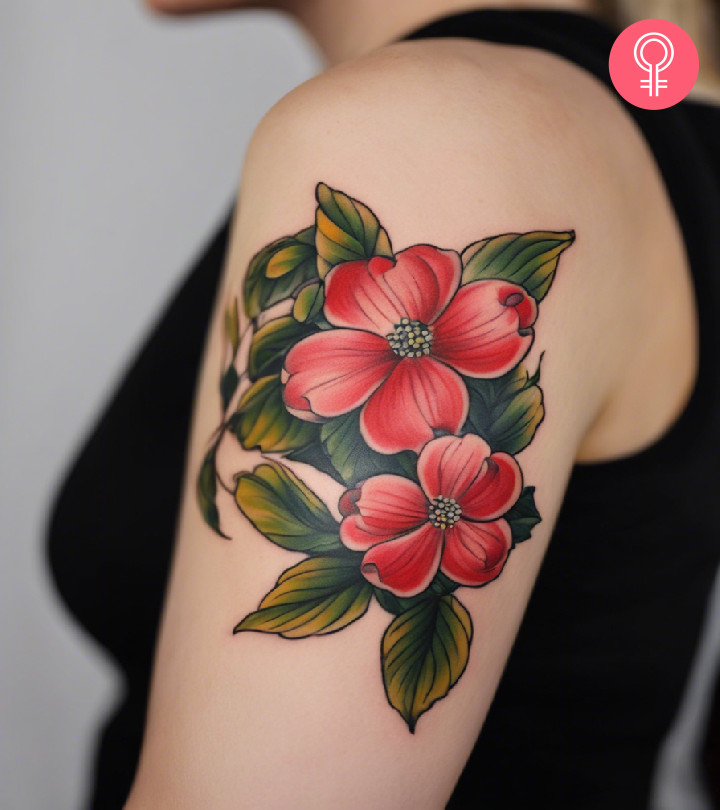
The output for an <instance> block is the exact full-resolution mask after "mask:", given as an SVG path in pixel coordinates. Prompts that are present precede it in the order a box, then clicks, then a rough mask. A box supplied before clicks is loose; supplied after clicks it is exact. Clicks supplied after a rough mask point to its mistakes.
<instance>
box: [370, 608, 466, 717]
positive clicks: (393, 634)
mask: <svg viewBox="0 0 720 810" xmlns="http://www.w3.org/2000/svg"><path fill="white" fill-rule="evenodd" d="M471 640H472V621H471V619H470V614H469V613H468V612H467V610H466V609H465V608H464V607H463V605H462V604H461V603H460V602H459V601H458V600H457V599H456V598H455V597H454V596H452V595H450V594H447V595H446V596H441V597H433V596H431V597H429V598H427V599H424V600H422V601H420V602H418V603H416V604H415V605H413V606H412V607H411V608H409V609H408V610H406V611H405V612H404V613H401V614H400V615H399V616H396V618H395V619H393V621H392V622H391V623H390V626H389V627H388V629H387V630H386V631H385V635H384V636H383V640H382V664H383V681H384V684H385V692H386V694H387V698H388V701H389V702H390V705H391V706H392V707H393V708H394V709H397V711H398V712H400V714H401V716H402V718H403V719H404V720H405V722H406V723H407V724H408V727H409V729H410V731H411V732H414V731H415V725H416V723H417V721H418V718H419V717H420V715H421V714H423V713H424V712H426V711H427V710H428V709H429V708H430V707H431V706H432V705H433V704H434V703H436V702H437V701H438V700H441V699H442V698H444V697H445V696H446V695H447V693H448V692H449V691H450V689H452V687H453V686H454V685H455V684H456V683H457V681H458V679H459V678H460V676H461V675H462V674H463V672H464V671H465V667H466V666H467V662H468V656H469V653H470V642H471Z"/></svg>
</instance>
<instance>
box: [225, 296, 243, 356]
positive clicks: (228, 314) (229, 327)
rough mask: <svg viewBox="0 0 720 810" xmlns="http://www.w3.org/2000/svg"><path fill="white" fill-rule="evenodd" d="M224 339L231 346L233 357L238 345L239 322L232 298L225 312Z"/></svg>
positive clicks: (234, 301)
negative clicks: (225, 338)
mask: <svg viewBox="0 0 720 810" xmlns="http://www.w3.org/2000/svg"><path fill="white" fill-rule="evenodd" d="M225 337H227V339H228V342H229V343H230V345H231V346H232V353H233V357H234V356H235V355H236V354H237V350H238V346H239V345H240V320H239V318H238V302H237V298H233V300H232V302H231V303H230V306H229V307H228V308H227V310H226V311H225Z"/></svg>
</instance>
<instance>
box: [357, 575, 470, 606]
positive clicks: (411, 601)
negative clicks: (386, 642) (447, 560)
mask: <svg viewBox="0 0 720 810" xmlns="http://www.w3.org/2000/svg"><path fill="white" fill-rule="evenodd" d="M459 587H460V586H459V585H458V583H457V582H453V580H451V579H449V578H448V577H446V576H445V574H443V573H442V571H438V572H437V574H435V578H434V579H433V581H432V582H431V583H430V585H428V587H427V590H425V591H423V592H422V593H420V594H418V595H417V596H408V597H403V596H395V594H394V593H391V592H390V591H386V590H385V589H384V588H373V592H374V595H375V598H376V599H377V601H378V604H379V605H380V607H381V608H382V609H383V610H386V611H387V612H388V613H392V614H393V615H394V616H398V615H399V614H400V613H405V611H407V610H409V609H410V608H411V607H414V606H415V605H417V604H419V603H420V602H422V601H424V600H426V599H432V598H436V597H438V596H445V595H446V594H450V593H453V591H456V590H457V589H458V588H459Z"/></svg>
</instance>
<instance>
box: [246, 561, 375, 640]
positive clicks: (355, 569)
mask: <svg viewBox="0 0 720 810" xmlns="http://www.w3.org/2000/svg"><path fill="white" fill-rule="evenodd" d="M361 556H362V555H356V557H353V558H352V559H347V558H345V559H341V558H338V557H311V558H310V559H309V560H303V561H302V562H301V563H299V564H298V565H296V566H294V567H293V568H289V569H288V570H287V571H285V573H283V574H282V576H281V577H280V579H278V581H277V584H276V585H275V587H274V588H273V589H272V590H271V591H270V593H269V594H268V595H267V596H266V597H265V598H264V599H263V600H262V602H261V603H260V607H259V609H258V610H256V611H255V612H254V613H250V614H249V615H248V616H246V617H245V618H244V619H243V620H242V621H241V622H240V623H239V624H238V625H237V626H236V627H235V630H234V632H235V633H241V632H242V631H243V630H255V631H257V632H260V633H278V634H279V635H281V636H283V637H284V638H307V636H321V635H327V634H328V633H335V632H336V631H337V630H342V628H343V627H347V626H348V625H349V624H351V623H352V622H354V621H356V620H357V619H359V618H360V617H361V616H362V615H363V614H364V613H365V612H366V611H367V609H368V605H369V604H370V598H371V596H372V586H371V585H370V584H369V583H368V582H367V580H366V579H365V578H364V577H363V576H362V574H361V573H360V558H361Z"/></svg>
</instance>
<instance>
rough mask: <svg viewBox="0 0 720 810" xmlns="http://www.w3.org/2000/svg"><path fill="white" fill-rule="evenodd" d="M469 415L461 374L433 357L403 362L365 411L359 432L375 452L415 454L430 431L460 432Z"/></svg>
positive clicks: (369, 402) (425, 440) (373, 397)
mask: <svg viewBox="0 0 720 810" xmlns="http://www.w3.org/2000/svg"><path fill="white" fill-rule="evenodd" d="M467 413H468V393H467V388H466V387H465V383H463V381H462V378H461V377H460V375H458V374H456V373H455V372H454V371H453V370H452V369H450V368H448V367H447V366H445V365H443V364H442V363H438V362H437V361H436V360H434V359H433V358H432V357H413V358H405V359H404V360H401V361H400V362H399V363H398V364H397V366H396V367H395V369H394V370H393V372H392V374H391V375H390V376H389V377H388V379H387V380H386V381H385V382H384V383H383V384H382V385H381V386H380V387H379V388H378V390H377V391H375V393H374V394H373V395H372V396H371V397H370V399H369V400H368V403H367V405H365V407H364V408H363V410H362V412H361V414H360V431H361V433H362V435H363V438H364V439H365V441H366V442H367V443H368V444H369V445H370V447H372V449H373V450H377V451H378V453H398V452H400V451H401V450H415V451H416V452H419V451H420V449H421V448H422V446H423V445H424V444H426V443H427V442H428V441H430V439H432V437H433V431H434V430H446V431H447V432H448V433H456V432H457V431H458V430H460V428H461V427H462V425H463V423H464V422H465V419H466V418H467Z"/></svg>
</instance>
